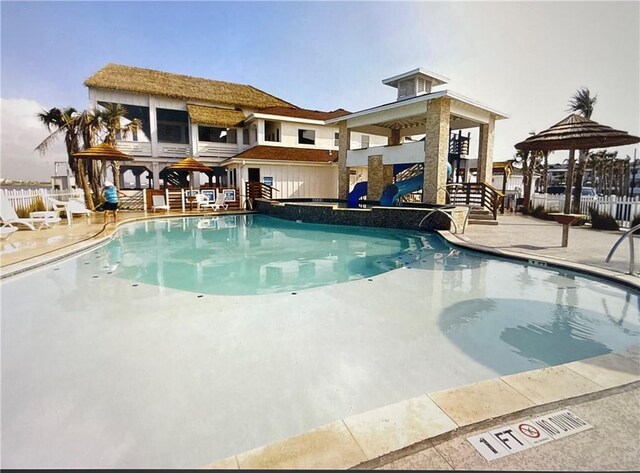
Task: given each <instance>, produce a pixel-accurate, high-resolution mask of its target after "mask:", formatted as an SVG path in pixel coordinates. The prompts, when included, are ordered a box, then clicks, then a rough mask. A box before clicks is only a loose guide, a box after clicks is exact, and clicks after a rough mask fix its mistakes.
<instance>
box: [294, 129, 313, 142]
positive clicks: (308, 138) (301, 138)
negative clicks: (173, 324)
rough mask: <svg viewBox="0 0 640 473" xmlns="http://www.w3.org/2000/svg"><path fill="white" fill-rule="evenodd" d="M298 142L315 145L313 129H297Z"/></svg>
mask: <svg viewBox="0 0 640 473" xmlns="http://www.w3.org/2000/svg"><path fill="white" fill-rule="evenodd" d="M298 143H299V144H301V145H315V144H316V132H315V130H298Z"/></svg>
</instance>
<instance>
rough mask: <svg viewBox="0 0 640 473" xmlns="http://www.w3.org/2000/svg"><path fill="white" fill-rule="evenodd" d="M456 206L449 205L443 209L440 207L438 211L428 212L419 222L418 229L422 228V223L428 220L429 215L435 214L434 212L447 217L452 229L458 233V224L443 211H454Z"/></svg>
mask: <svg viewBox="0 0 640 473" xmlns="http://www.w3.org/2000/svg"><path fill="white" fill-rule="evenodd" d="M455 208H456V206H455V205H450V206H445V207H441V208H439V209H433V210H432V211H431V212H429V213H428V214H427V215H425V216H424V217H422V220H420V223H419V224H418V228H420V227H421V226H422V224H423V223H424V221H425V220H426V219H428V218H429V217H430V216H431V214H433V213H435V212H440V213H442V214H444V215H446V216H447V217H449V220H451V222H452V223H453V228H455V229H456V233H458V224H457V223H456V221H455V220H454V219H453V217H452V216H451V214H448V213H447V212H445V210H451V209H455Z"/></svg>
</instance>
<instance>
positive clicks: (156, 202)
mask: <svg viewBox="0 0 640 473" xmlns="http://www.w3.org/2000/svg"><path fill="white" fill-rule="evenodd" d="M151 200H152V206H151V208H152V209H153V211H154V212H155V211H156V210H158V209H159V210H166V211H167V212H168V211H169V210H170V207H169V205H168V204H167V201H166V199H165V198H164V195H152V196H151Z"/></svg>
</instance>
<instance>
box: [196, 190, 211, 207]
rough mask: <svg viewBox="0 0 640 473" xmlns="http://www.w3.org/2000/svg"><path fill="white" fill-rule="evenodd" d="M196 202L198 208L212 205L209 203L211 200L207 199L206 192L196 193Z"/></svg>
mask: <svg viewBox="0 0 640 473" xmlns="http://www.w3.org/2000/svg"><path fill="white" fill-rule="evenodd" d="M196 204H197V205H198V210H200V209H201V208H203V207H204V208H211V207H213V204H212V203H211V201H210V200H209V197H208V196H207V195H206V194H202V193H199V194H196Z"/></svg>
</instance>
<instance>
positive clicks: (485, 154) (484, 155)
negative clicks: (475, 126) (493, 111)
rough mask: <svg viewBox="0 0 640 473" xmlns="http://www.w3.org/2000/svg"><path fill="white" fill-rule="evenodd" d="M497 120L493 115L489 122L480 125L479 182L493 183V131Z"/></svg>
mask: <svg viewBox="0 0 640 473" xmlns="http://www.w3.org/2000/svg"><path fill="white" fill-rule="evenodd" d="M494 129H495V120H494V119H493V117H492V118H491V119H490V121H489V123H486V124H482V125H480V138H479V143H478V182H485V183H487V184H491V178H492V176H493V131H494Z"/></svg>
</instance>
